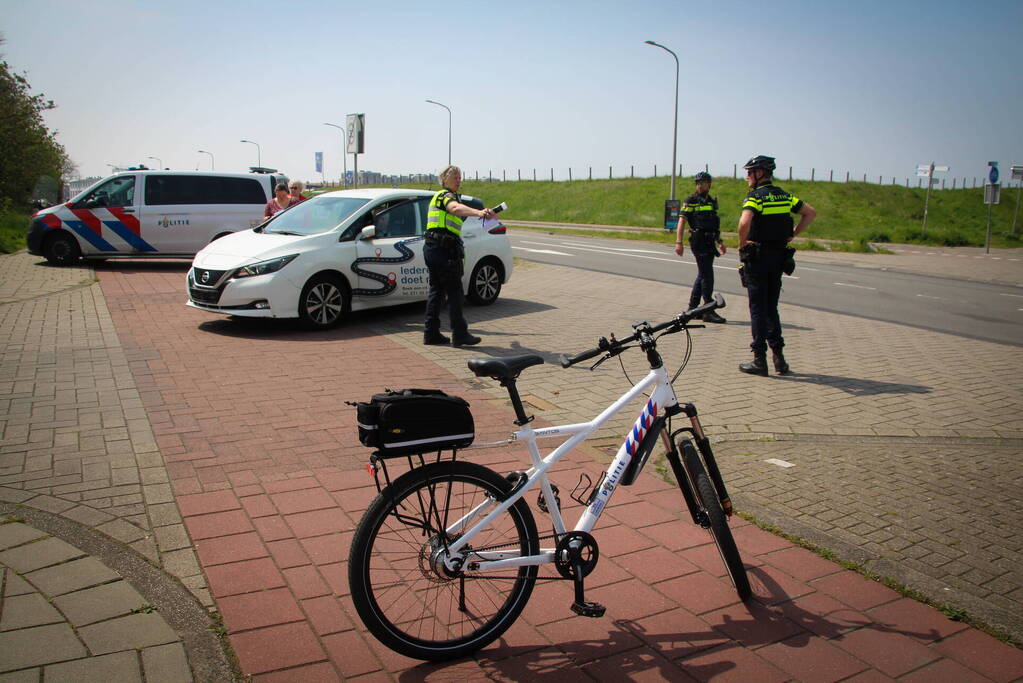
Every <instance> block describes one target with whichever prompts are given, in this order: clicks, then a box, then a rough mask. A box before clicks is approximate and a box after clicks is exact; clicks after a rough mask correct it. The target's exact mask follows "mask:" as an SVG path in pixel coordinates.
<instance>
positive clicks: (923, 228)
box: [920, 161, 934, 235]
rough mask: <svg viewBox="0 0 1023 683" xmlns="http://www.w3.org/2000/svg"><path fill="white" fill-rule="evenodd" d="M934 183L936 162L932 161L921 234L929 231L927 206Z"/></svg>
mask: <svg viewBox="0 0 1023 683" xmlns="http://www.w3.org/2000/svg"><path fill="white" fill-rule="evenodd" d="M933 184H934V162H933V161H932V162H931V165H930V166H928V167H927V195H926V196H925V197H924V224H923V226H922V227H921V228H920V234H921V235H923V234H926V233H927V207H928V206H930V203H931V185H933Z"/></svg>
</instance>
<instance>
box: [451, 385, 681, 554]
mask: <svg viewBox="0 0 1023 683" xmlns="http://www.w3.org/2000/svg"><path fill="white" fill-rule="evenodd" d="M651 387H653V393H652V394H651V396H650V398H649V400H647V402H646V405H645V406H644V407H643V411H642V412H641V413H640V415H639V416H638V417H637V418H636V421H635V423H634V424H633V427H632V429H631V430H630V432H629V434H628V436H627V437H626V438H625V441H624V442H623V443H622V445H621V446H620V447H619V448H618V452H617V454H616V455H615V457H614V459H613V460H612V461H611V464H610V465H609V466H608V468H607V470H606V471H605V473H604V477H603V479H601V480H600V481H598V483H597V486H598V487H599V488H598V489H597V490H596V491H595V493H594V494H593V495H591V499H590V501H589V504H588V505H587V507H586V508H585V509H584V510H583V511H582V513H581V514H580V515H579V519H578V520H577V522H576V525H575V527H574V529H573V531H585V532H587V533H589V532H590V531H591V530H592V529H593V527H594V526H595V525H596V523H597V521H598V520H599V519H600V515H601V514H602V513H603V511H604V510H605V508H606V506H607V504H608V502H609V501H610V499H611V496H612V494H614V492H615V490H616V489H617V488H618V486H619V484H620V483H621V478H622V475H623V473H624V472H625V471H626V470H627V468H628V466H629V463H630V462H632V459H633V458H634V457H635V456H636V455H637V450H638V448H639V444H640V442H641V441H642V440H643V438H644V437H645V436H646V435H647V433H648V431H649V430H650V428H651V426H653V425H658V426H659V427H660V428H661V435H662V437H663V435H664V430H663V421H661V422H659V423H658V422H657V420H656V419H657V417H658V416H659V415H663V414H664V412H665V411H666V410H668V409H669V408H672V407H673V406H677V405H678V400H677V399H676V397H675V390H674V388H673V387H672V385H671V381H670V380H669V379H668V373H667V371H666V370H665V368H664V366H663V365H662V366H660V367H658V368H654V369H651V370H650V373H649V374H648V375H647V376H646V377H645V378H644V379H642V380H640V381H639V382H638V383H636V385H635V386H633V387H632V389H630V390H629V391H627V392H626V393H625V394H624V395H622V396H621V397H620V398H619V399H618V400H617V401H615V402H614V403H612V404H611V405H610V406H608V407H607V408H606V409H604V411H603V412H602V413H600V415H598V416H597V417H595V418H594V419H593V420H591V421H589V422H581V423H577V424H570V425H563V426H555V427H543V428H541V429H533V428H532V427H530V426H529V425H528V424H527V425H526V426H525V427H524V428H523V429H520V430H518V431H516V432H514V434H513V435H512V438H513V440H515V441H524V442H525V443H526V447H527V450H528V451H529V457H530V460H531V461H532V467H530V468H529V469H528V470H527V471H526V473H525V475H526V477H525V481H524V482H523V483H521V484H520V485H518V486H517V487H516V488H515V489H514V490H513V491H512V493H511V494H510V495H509V496H508V497H507V498H506V499H504V500H503V501H497V500H493V499H490V500H487V501H485V502H483V503H481V504H480V505H478V506H477V507H476V508H474V509H473V510H470V511H469V512H468V513H467V514H466V515H464V516H463V517H462V518H460V519H458V520H456V521H455V522H454V523H453V524H451V525H450V526H449V527H448V528H447V530H446V531H447V533H448V536H449V537H454V536H458V535H459V534H461V536H459V537H458V538H457V540H455V541H454V542H453V543H451V544H450V545H449V546H448V548H447V553H446V557H445V558H444V562H445V564H446V565H448V567H449V568H450V569H452V570H456V569H457V568H458V566H460V565H461V564H462V561H463V560H464V559H466V558H461V559H459V554H460V552H461V550H462V549H463V548H464V547H465V546H466V545H467V544H469V543H470V542H471V541H472V539H473V537H474V536H475V535H476V534H477V533H478V532H479V531H480V530H482V529H485V528H486V527H487V525H488V524H490V523H491V522H492V521H493V520H494V519H495V518H496V517H497V516H498V515H500V514H502V513H503V512H505V511H506V510H507V509H508V508H510V507H511V506H512V505H514V504H515V503H516V502H517V501H518V500H519V499H521V498H522V496H524V495H525V494H526V493H527V492H529V491H530V490H531V489H532V488H533V487H534V486H535V485H536V484H537V483H539V485H540V489H541V491H542V492H543V496H544V499H545V500H546V502H547V510H548V512H549V514H550V516H551V520H552V522H553V524H554V531H555V534H556V535H557V536H561V535H563V534H565V533H566V528H565V523H564V520H563V519H562V516H561V508H560V507H559V505H558V503H557V500H556V497H555V495H554V491H553V490H552V489H551V484H550V480H549V479H548V477H547V473H548V471H549V470H550V469H551V468H552V467H553V466H554V465H555V464H557V462H558V461H559V460H561V458H563V457H564V456H565V454H566V453H568V452H569V451H571V450H572V449H573V448H574V447H575V446H577V445H578V444H579V443H580V442H581V441H584V440H585V439H586V438H587V437H588V436H590V435H591V434H592V433H593V432H595V431H596V430H597V429H599V428H600V427H601V426H602V425H603V424H604V423H606V422H607V421H608V420H609V419H610V418H611V417H612V416H614V415H615V414H617V413H618V412H619V411H620V410H622V408H624V407H625V406H626V405H628V404H629V403H630V402H632V401H633V400H634V399H635V398H637V397H638V396H640V395H641V394H643V393H644V392H645V391H647V390H649V389H650V388H651ZM566 435H570V436H569V438H568V439H566V440H565V441H563V442H562V443H561V444H560V445H559V446H558V447H557V448H555V449H554V450H553V451H551V452H550V453H548V454H547V456H546V457H541V455H540V449H539V447H538V446H537V440H538V439H545V438H553V437H559V436H566ZM481 516H482V518H481ZM463 530H464V531H463ZM471 552H472V554H473V557H471V558H469V566H470V568H471V569H472V570H473V571H479V572H488V571H497V570H501V569H507V568H510V567H521V566H529V565H542V564H548V563H550V562H553V561H554V552H555V549H554V548H541V550H540V552H539V553H538V554H536V555H529V556H522V555H521V553H520V552H519V551H518V550H484V551H471Z"/></svg>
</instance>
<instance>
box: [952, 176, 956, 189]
mask: <svg viewBox="0 0 1023 683" xmlns="http://www.w3.org/2000/svg"><path fill="white" fill-rule="evenodd" d="M952 189H953V190H954V189H956V179H955V178H952Z"/></svg>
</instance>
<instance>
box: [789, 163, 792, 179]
mask: <svg viewBox="0 0 1023 683" xmlns="http://www.w3.org/2000/svg"><path fill="white" fill-rule="evenodd" d="M789 180H792V167H791V166H789Z"/></svg>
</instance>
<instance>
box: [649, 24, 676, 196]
mask: <svg viewBox="0 0 1023 683" xmlns="http://www.w3.org/2000/svg"><path fill="white" fill-rule="evenodd" d="M645 42H646V44H647V45H653V46H654V47H659V48H661V49H662V50H664V51H666V52H668V53H670V54H671V56H672V57H674V58H675V124H674V126H673V127H672V129H671V198H672V199H673V200H674V199H675V174H676V173H677V172H678V162H677V153H678V55H677V54H675V53H674V52H672V51H671V50H669V49H668V48H666V47H664V46H663V45H661V44H660V43H655V42H654V41H652V40H647V41H645Z"/></svg>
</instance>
